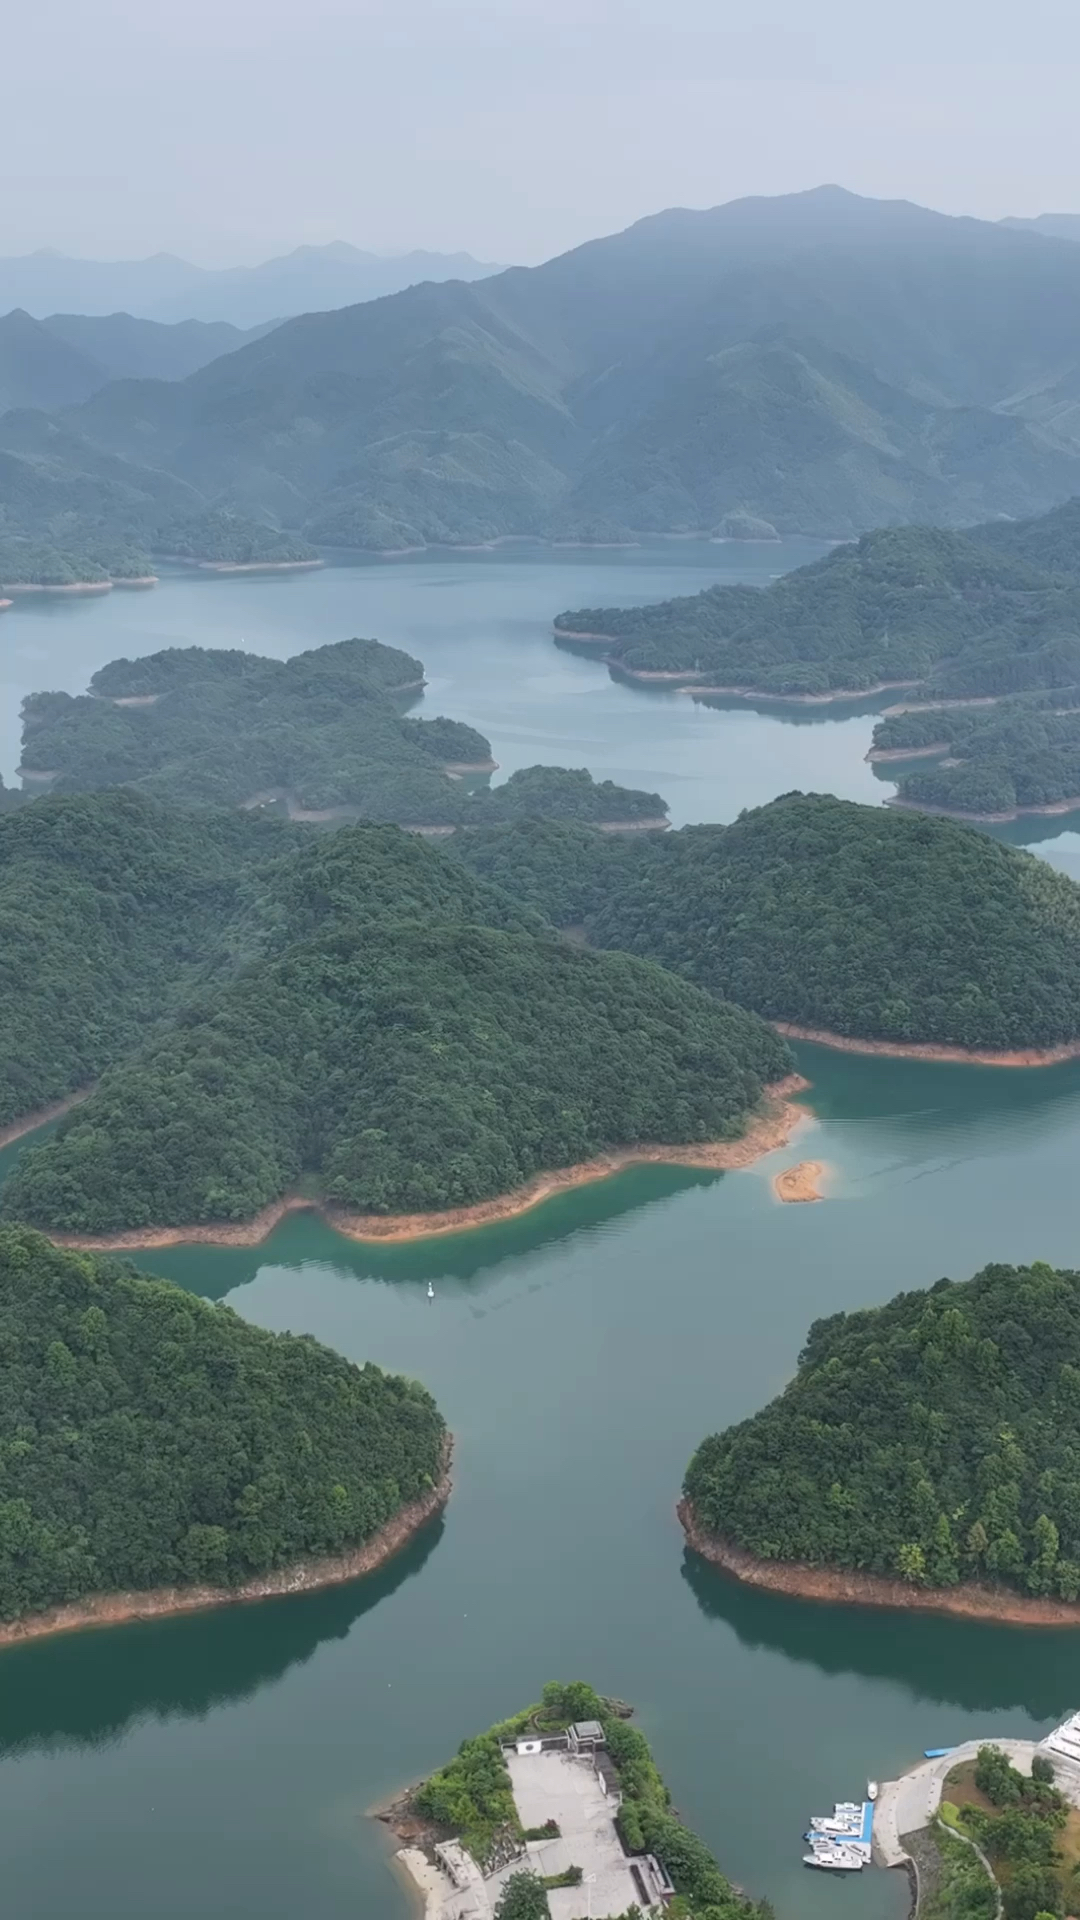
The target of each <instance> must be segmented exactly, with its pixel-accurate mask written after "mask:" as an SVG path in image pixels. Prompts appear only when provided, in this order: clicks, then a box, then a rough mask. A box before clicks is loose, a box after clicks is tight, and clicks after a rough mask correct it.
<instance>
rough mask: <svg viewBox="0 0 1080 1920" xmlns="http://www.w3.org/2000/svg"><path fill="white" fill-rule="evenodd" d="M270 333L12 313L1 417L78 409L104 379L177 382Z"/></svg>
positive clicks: (1, 343) (220, 325)
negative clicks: (10, 412) (27, 410)
mask: <svg viewBox="0 0 1080 1920" xmlns="http://www.w3.org/2000/svg"><path fill="white" fill-rule="evenodd" d="M268 331H269V329H268V328H267V327H265V326H263V327H251V328H249V329H248V331H247V332H246V333H245V332H242V331H241V329H240V328H239V327H233V326H230V325H229V323H228V322H227V321H225V320H212V321H207V320H180V321H177V322H176V323H175V324H173V325H172V326H166V325H164V324H163V323H162V322H161V321H160V320H136V319H134V318H133V317H132V315H131V314H130V313H110V314H106V315H102V316H97V315H88V314H82V313H54V314H50V315H49V317H48V319H47V320H34V319H32V318H31V316H30V314H28V313H25V312H24V311H23V310H22V309H21V308H19V307H16V308H15V310H14V312H12V313H6V314H4V315H3V316H2V317H0V413H2V412H4V411H6V410H7V409H8V408H10V407H41V408H43V409H44V410H45V412H47V413H51V412H54V411H56V410H57V409H58V408H61V407H70V406H76V405H78V403H79V401H81V400H88V399H89V398H90V395H91V394H92V393H96V392H97V391H98V388H99V387H104V386H106V385H107V384H108V382H109V381H110V380H183V379H184V378H186V376H187V375H188V374H189V373H195V372H196V371H197V370H198V368H199V367H205V366H206V364H207V362H208V361H210V360H216V359H217V357H218V355H219V354H222V353H232V352H233V351H234V350H235V349H236V348H237V347H242V346H244V345H245V343H246V342H247V341H249V340H257V339H259V338H260V337H261V336H262V335H263V334H264V333H266V332H268Z"/></svg>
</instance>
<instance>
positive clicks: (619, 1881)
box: [489, 1752, 640, 1920]
mask: <svg viewBox="0 0 1080 1920" xmlns="http://www.w3.org/2000/svg"><path fill="white" fill-rule="evenodd" d="M507 1764H508V1766H509V1768H510V1778H511V1781H512V1782H513V1787H514V1800H515V1802H516V1803H517V1810H518V1813H519V1814H520V1816H521V1824H522V1826H523V1827H542V1826H543V1825H544V1822H545V1821H546V1820H554V1821H556V1822H557V1824H558V1827H559V1838H558V1839H557V1840H531V1841H530V1842H529V1844H528V1848H527V1852H528V1865H529V1866H530V1867H532V1869H533V1871H534V1872H536V1873H539V1874H542V1875H544V1876H546V1875H548V1874H553V1873H562V1872H564V1871H565V1869H566V1868H567V1867H580V1868H581V1870H582V1872H583V1873H584V1874H585V1875H586V1876H592V1878H591V1882H590V1885H588V1886H585V1885H582V1886H580V1887H553V1888H552V1889H551V1891H550V1892H549V1894H548V1904H549V1906H550V1908H551V1920H576V1916H577V1915H578V1914H583V1913H586V1912H587V1911H588V1910H589V1904H590V1897H591V1906H592V1913H593V1916H594V1920H606V1916H609V1915H611V1914H619V1913H625V1912H626V1909H627V1907H631V1906H636V1905H638V1904H639V1903H640V1896H639V1894H638V1891H637V1887H636V1886H635V1883H634V1878H633V1875H632V1874H631V1872H630V1863H629V1861H628V1860H627V1857H626V1855H625V1854H624V1852H623V1850H622V1846H621V1844H620V1841H619V1836H618V1834H617V1833H616V1831H615V1822H614V1808H613V1806H612V1803H611V1801H610V1800H609V1799H608V1797H607V1795H606V1794H605V1793H604V1791H603V1788H602V1787H601V1785H600V1782H599V1780H598V1778H597V1776H596V1772H595V1769H594V1768H593V1764H592V1761H591V1760H587V1759H585V1758H584V1756H582V1757H581V1758H578V1757H577V1756H576V1755H574V1754H571V1753H558V1752H554V1753H552V1752H549V1753H511V1754H508V1755H507ZM512 1871H513V1869H512V1868H508V1869H506V1870H505V1871H504V1872H503V1873H502V1874H499V1875H496V1877H495V1880H493V1881H491V1882H490V1883H489V1884H490V1885H491V1887H492V1888H493V1889H494V1887H495V1884H496V1881H502V1880H503V1879H505V1878H506V1877H507V1874H508V1873H510V1872H512ZM497 1899H498V1894H497V1893H496V1892H494V1891H493V1892H492V1904H494V1902H495V1901H496V1900H497Z"/></svg>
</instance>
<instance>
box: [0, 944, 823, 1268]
mask: <svg viewBox="0 0 1080 1920" xmlns="http://www.w3.org/2000/svg"><path fill="white" fill-rule="evenodd" d="M789 1064H790V1056H789V1054H788V1050H787V1048H786V1046H785V1044H784V1042H783V1041H782V1040H780V1039H779V1038H778V1036H777V1035H775V1034H773V1033H772V1032H771V1031H770V1030H769V1028H767V1027H766V1026H765V1025H764V1024H763V1023H762V1022H760V1021H758V1020H757V1019H755V1017H754V1016H753V1015H752V1014H748V1013H745V1012H743V1011H742V1010H741V1009H740V1008H736V1007H731V1006H726V1005H723V1004H721V1003H719V1002H718V1001H716V1000H715V999H714V998H713V997H712V996H711V995H708V994H705V993H702V992H701V991H700V990H699V989H697V988H695V987H693V986H691V985H690V984H689V983H688V982H685V981H681V980H678V979H676V978H675V977H674V976H673V975H671V974H666V973H664V972H663V971H662V970H661V969H660V968H658V967H653V966H651V965H649V964H647V963H645V962H642V961H640V960H636V959H633V958H631V957H630V956H629V955H625V954H594V953H587V952H582V951H580V950H576V949H574V948H572V947H571V946H570V945H569V944H567V943H566V942H564V941H561V940H558V939H557V938H555V937H554V936H553V935H550V934H545V933H543V932H541V933H539V934H535V933H531V932H511V931H500V930H498V929H496V928H492V927H486V926H478V925H470V924H468V923H466V922H461V921H456V922H454V921H449V922H448V921H443V922H442V923H439V922H435V923H432V922H430V921H423V922H421V921H415V920H389V919H388V920H384V921H381V922H378V923H369V924H367V925H356V924H351V925H348V926H345V927H341V928H335V929H334V930H333V931H329V932H324V933H323V934H321V935H319V936H317V937H316V938H313V939H310V940H301V941H297V942H296V943H294V944H292V945H290V946H288V947H287V948H286V949H285V951H284V952H283V953H282V954H281V956H280V957H279V958H276V959H274V960H272V961H266V962H264V963H262V964H255V965H252V966H251V967H249V968H248V969H247V970H246V971H245V972H244V973H243V975H242V976H241V977H240V978H239V979H238V980H237V981H236V982H235V983H233V984H231V985H229V986H227V987H223V988H221V989H218V990H217V991H215V992H212V993H208V994H207V995H204V996H203V997H202V999H201V1000H199V1001H193V1002H192V1003H190V1004H189V1005H188V1006H186V1007H184V1008H182V1009H181V1011H180V1013H179V1015H178V1017H177V1018H176V1020H175V1021H174V1022H173V1023H172V1024H171V1025H170V1026H168V1027H167V1028H165V1029H164V1030H163V1031H162V1032H160V1033H159V1034H158V1035H157V1036H155V1037H154V1038H152V1039H151V1040H149V1041H148V1042H147V1044H146V1045H145V1046H144V1047H143V1048H141V1049H140V1050H139V1051H138V1052H136V1053H135V1054H133V1055H132V1056H131V1057H130V1058H128V1059H127V1060H126V1061H124V1062H123V1063H122V1064H120V1065H118V1066H116V1067H114V1068H112V1069H111V1071H110V1072H108V1073H106V1074H105V1075H104V1077H103V1078H102V1081H101V1083H100V1085H99V1087H98V1089H97V1091H96V1092H95V1093H94V1094H92V1095H91V1097H90V1098H89V1099H88V1100H87V1101H85V1102H84V1103H83V1104H82V1105H81V1106H79V1107H77V1108H76V1109H75V1110H74V1111H73V1112H72V1113H70V1114H69V1115H68V1117H67V1119H66V1120H64V1121H62V1122H61V1125H60V1127H59V1129H58V1131H57V1133H56V1134H55V1136H54V1137H53V1138H52V1139H50V1140H48V1141H46V1142H45V1144H44V1145H42V1146H40V1147H36V1148H30V1149H29V1150H28V1151H27V1152H26V1153H24V1155H23V1156H22V1158H21V1159H20V1161H19V1163H18V1165H17V1167H16V1169H15V1171H14V1173H13V1174H12V1176H11V1178H10V1180H9V1181H8V1183H7V1186H6V1187H5V1189H4V1193H3V1207H4V1210H5V1212H6V1213H7V1214H8V1215H9V1216H13V1217H15V1218H21V1219H26V1220H30V1221H33V1222H34V1223H36V1224H39V1225H42V1226H46V1227H49V1228H53V1229H62V1230H65V1231H70V1232H75V1233H81V1234H112V1233H116V1232H123V1231H126V1230H129V1229H140V1228H148V1227H157V1226H178V1227H182V1226H186V1225H189V1224H196V1225H197V1224H199V1223H204V1222H220V1221H236V1220H244V1219H247V1218H249V1217H250V1216H252V1215H253V1214H256V1213H258V1212H259V1210H260V1209H261V1208H263V1207H264V1206H266V1205H268V1204H269V1203H270V1202H272V1201H274V1200H277V1199H278V1198H280V1196H281V1195H282V1194H284V1193H285V1192H286V1190H287V1189H288V1188H290V1187H291V1186H293V1185H295V1184H296V1183H297V1182H298V1181H300V1180H301V1179H306V1180H307V1182H308V1183H309V1186H310V1187H311V1188H313V1190H314V1191H315V1192H316V1193H317V1194H318V1195H320V1196H321V1197H322V1198H323V1199H324V1200H326V1201H327V1202H329V1203H330V1204H331V1205H332V1206H334V1207H338V1208H342V1209H344V1210H346V1211H359V1212H362V1213H376V1214H384V1213H415V1212H420V1213H424V1212H431V1211H439V1210H443V1209H447V1208H457V1207H463V1206H469V1205H472V1204H474V1203H475V1202H478V1201H483V1200H486V1199H489V1198H492V1197H494V1196H497V1195H503V1194H507V1193H511V1192H513V1191H514V1190H515V1189H516V1188H518V1187H520V1186H522V1185H523V1184H525V1183H526V1182H527V1181H529V1180H530V1179H531V1178H532V1177H533V1176H534V1175H535V1174H537V1173H539V1172H541V1171H545V1170H547V1169H553V1168H559V1167H566V1166H570V1165H573V1164H576V1163H578V1162H581V1161H584V1160H588V1159H590V1158H592V1157H593V1156H595V1155H596V1154H598V1153H601V1152H604V1151H607V1150H610V1149H613V1148H617V1147H621V1146H631V1145H638V1144H640V1143H648V1142H658V1143H660V1142H662V1143H692V1142H706V1141H722V1140H734V1139H736V1138H737V1137H738V1136H739V1135H740V1134H742V1133H743V1132H744V1130H745V1128H746V1127H747V1125H748V1123H749V1121H750V1119H751V1117H752V1115H753V1113H754V1111H755V1109H756V1108H757V1106H758V1103H759V1101H760V1099H761V1096H762V1092H763V1090H764V1087H765V1085H766V1083H767V1082H769V1081H773V1080H776V1079H778V1078H780V1077H781V1076H782V1075H783V1074H784V1073H785V1071H786V1070H787V1069H788V1066H789Z"/></svg>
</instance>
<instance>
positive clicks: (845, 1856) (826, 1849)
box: [803, 1844, 863, 1873]
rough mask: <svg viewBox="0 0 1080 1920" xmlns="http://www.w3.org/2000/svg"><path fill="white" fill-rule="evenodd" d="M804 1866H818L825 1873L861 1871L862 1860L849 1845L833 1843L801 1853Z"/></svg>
mask: <svg viewBox="0 0 1080 1920" xmlns="http://www.w3.org/2000/svg"><path fill="white" fill-rule="evenodd" d="M803 1866H804V1867H820V1868H821V1869H822V1871H823V1872H825V1873H861V1872H862V1868H863V1862H862V1860H861V1859H860V1857H859V1855H858V1854H857V1853H853V1852H852V1850H851V1848H850V1847H841V1846H836V1845H835V1844H829V1845H823V1846H815V1847H813V1848H812V1849H811V1851H810V1852H809V1853H804V1854H803Z"/></svg>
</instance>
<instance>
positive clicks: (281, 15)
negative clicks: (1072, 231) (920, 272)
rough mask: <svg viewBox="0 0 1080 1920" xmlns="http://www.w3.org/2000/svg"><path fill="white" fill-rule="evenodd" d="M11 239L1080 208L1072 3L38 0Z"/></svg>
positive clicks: (534, 250)
mask: <svg viewBox="0 0 1080 1920" xmlns="http://www.w3.org/2000/svg"><path fill="white" fill-rule="evenodd" d="M4 71H5V76H6V80H7V85H6V87H5V100H4V112H3V116H2V125H0V180H2V187H3V191H2V193H0V252H2V253H19V252H24V251H29V250H31V249H32V248H34V247H38V246H53V247H58V248H61V249H63V250H64V251H68V252H72V253H82V254H89V255H95V256H107V257H121V256H127V257H130V256H133V255H139V254H144V253H150V252H153V251H155V250H157V249H159V248H161V249H166V250H169V251H172V252H177V253H183V254H186V255H187V256H189V257H190V258H193V259H196V260H198V261H200V262H203V263H204V264H206V265H224V264H227V263H229V262H232V261H234V260H235V261H251V260H256V259H260V258H262V257H263V256H265V255H266V254H268V253H271V252H276V251H280V250H282V249H285V248H288V247H291V246H295V245H296V244H298V243H299V242H301V241H323V240H329V239H345V240H351V241H353V242H354V243H355V244H356V245H358V246H366V247H371V248H373V249H375V250H377V251H385V252H391V251H404V250H406V249H408V248H410V247H414V246H423V247H433V248H438V249H441V250H455V249H457V248H465V249H467V250H468V251H470V252H471V253H474V254H476V255H477V256H478V257H480V258H483V259H488V260H500V261H512V260H524V261H533V260H539V259H543V258H545V257H547V256H548V255H550V254H552V253H555V252H560V251H562V250H563V249H564V248H566V247H570V246H574V245H576V244H577V243H578V242H579V241H581V240H585V239H588V238H590V237H591V236H593V235H595V234H598V233H605V232H610V231H612V230H614V229H616V228H618V227H622V226H626V225H627V224H629V222H630V221H632V220H634V219H637V218H638V217H640V216H641V215H642V214H645V213H651V212H655V211H656V210H658V209H659V208H661V207H665V206H672V205H683V206H711V205H715V204H716V203H717V202H718V201H722V200H729V199H732V198H733V197H735V196H736V195H739V194H744V193H782V192H787V191H790V190H793V189H796V188H800V187H807V186H814V185H817V184H819V183H820V182H822V181H825V180H833V181H838V182H840V183H841V184H843V185H845V186H848V187H852V188H854V189H855V190H857V191H860V192H864V193H869V194H876V195H882V196H889V197H891V196H903V197H906V198H909V199H914V200H920V201H922V202H924V203H925V204H928V205H932V206H936V207H941V208H943V209H944V210H945V211H947V212H969V213H976V214H980V215H984V216H987V217H996V216H998V215H1000V214H1004V213H1036V212H1040V211H1043V210H1051V211H1055V212H1060V211H1063V210H1064V211H1073V210H1077V211H1080V137H1078V131H1077V108H1076V99H1077V86H1078V80H1080V5H1078V4H1077V0H1024V4H1023V5H1021V6H1017V5H1016V4H1015V0H905V4H903V5H901V6H898V7H897V6H882V5H874V4H873V0H869V3H868V0H457V3H455V0H34V4H33V6H24V7H20V8H18V9H17V10H16V9H15V8H13V9H12V13H11V15H9V16H8V24H7V27H6V29H5V42H4Z"/></svg>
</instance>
